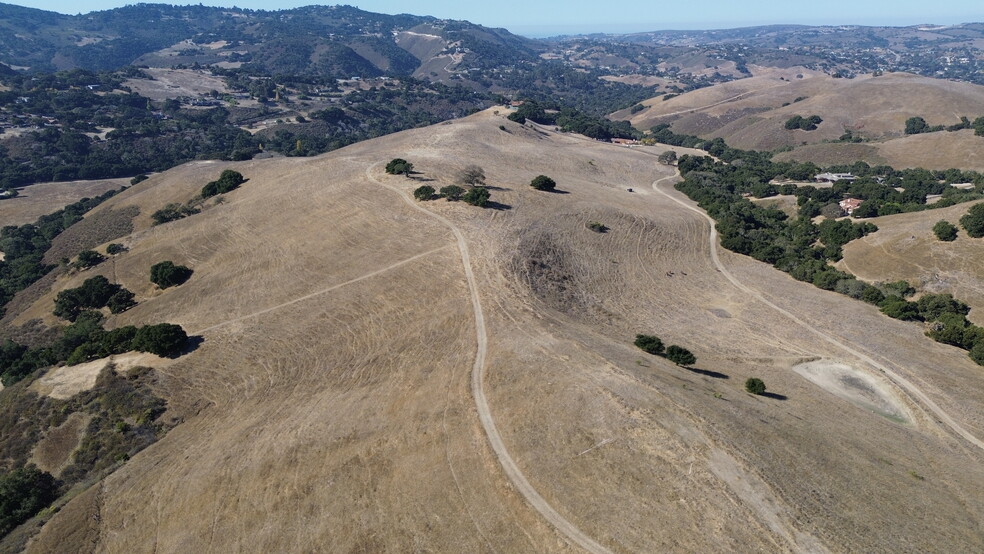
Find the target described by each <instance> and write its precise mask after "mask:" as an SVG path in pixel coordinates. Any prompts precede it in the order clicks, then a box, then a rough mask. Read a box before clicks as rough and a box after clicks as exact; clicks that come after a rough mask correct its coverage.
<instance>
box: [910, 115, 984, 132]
mask: <svg viewBox="0 0 984 554" xmlns="http://www.w3.org/2000/svg"><path fill="white" fill-rule="evenodd" d="M963 129H973V130H974V134H975V135H977V136H984V116H982V117H978V118H977V119H975V120H974V121H971V120H970V118H968V117H966V116H960V123H956V124H954V125H929V124H928V123H926V120H925V119H923V118H921V117H918V116H917V117H910V118H909V119H906V120H905V134H907V135H918V134H921V133H936V132H939V131H943V130H946V131H951V132H952V131H961V130H963Z"/></svg>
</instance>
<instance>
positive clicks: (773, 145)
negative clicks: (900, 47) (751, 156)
mask: <svg viewBox="0 0 984 554" xmlns="http://www.w3.org/2000/svg"><path fill="white" fill-rule="evenodd" d="M643 105H644V106H645V107H646V109H644V110H642V111H640V112H637V113H636V114H632V113H630V112H629V111H628V110H623V111H620V112H616V113H614V114H612V116H611V117H612V119H628V120H629V121H630V122H631V123H632V124H633V125H634V126H635V127H636V128H639V129H649V128H651V127H653V126H654V125H656V124H659V123H671V124H672V125H673V130H674V131H676V132H678V133H684V134H691V135H697V136H701V137H708V138H711V137H722V138H724V139H725V141H726V142H727V143H728V144H729V145H731V146H734V147H736V148H743V149H749V150H775V149H777V148H781V147H796V150H794V151H793V152H787V153H783V154H782V157H783V158H790V159H797V160H804V161H814V162H816V163H819V164H823V163H851V162H853V161H856V160H857V159H864V160H866V161H869V163H889V164H891V165H893V166H895V165H897V166H899V167H912V166H913V165H916V166H921V167H931V168H937V167H938V168H942V169H947V168H950V167H959V168H962V169H984V159H981V156H980V155H979V153H980V152H982V151H984V139H981V138H980V137H974V136H973V132H972V131H961V132H957V133H946V132H940V133H932V134H927V135H920V136H912V137H903V131H904V129H905V121H906V120H907V119H908V118H910V117H916V116H918V117H923V118H924V119H925V120H926V121H927V122H928V123H929V124H930V125H953V124H956V123H958V122H959V121H960V117H961V116H965V117H968V118H970V119H971V120H973V119H974V118H976V117H979V116H981V115H982V114H984V111H982V109H984V108H982V106H984V86H980V85H973V84H969V83H961V82H954V81H946V80H942V79H932V78H928V77H920V76H916V75H911V74H907V73H888V74H884V75H880V76H877V77H873V76H871V75H861V76H858V77H857V78H854V79H835V78H833V77H831V76H829V75H825V74H822V73H818V72H812V71H808V70H805V69H803V68H792V69H785V70H762V71H757V72H756V75H755V76H754V77H751V78H748V79H741V80H737V81H732V82H729V83H723V84H719V85H715V86H712V87H708V88H704V89H698V90H695V91H692V92H688V93H685V94H681V95H679V96H677V97H675V98H671V99H669V100H666V101H663V99H662V97H658V98H654V99H652V100H647V101H645V102H643ZM796 115H799V116H802V117H809V116H811V115H819V116H820V117H821V118H822V119H823V122H822V123H821V124H820V125H819V127H818V128H817V129H816V130H814V131H803V130H799V129H795V130H788V129H786V128H785V123H786V121H787V120H789V118H791V117H793V116H796ZM845 130H850V131H851V132H852V133H854V134H856V135H858V136H861V137H864V138H866V139H873V140H875V141H876V142H873V143H864V144H852V143H846V144H844V143H841V144H820V143H822V142H824V141H833V140H837V139H838V138H839V137H840V136H841V135H842V134H844V132H845ZM896 139H898V140H896ZM804 145H805V146H804ZM961 153H962V154H963V156H961ZM968 153H971V154H972V155H969V156H968V155H967V154H968ZM973 153H976V154H973Z"/></svg>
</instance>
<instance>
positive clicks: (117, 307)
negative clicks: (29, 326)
mask: <svg viewBox="0 0 984 554" xmlns="http://www.w3.org/2000/svg"><path fill="white" fill-rule="evenodd" d="M136 304H137V303H136V302H135V301H134V300H133V293H132V292H130V291H129V290H127V289H125V288H123V286H122V285H117V284H113V283H110V282H109V280H108V279H106V278H105V277H103V276H102V275H96V276H95V277H91V278H89V279H86V280H85V281H84V282H83V283H82V286H80V287H76V288H74V289H65V290H63V291H60V292H59V293H58V296H56V297H55V311H54V314H55V315H56V316H58V317H61V318H64V319H67V320H69V321H75V320H76V318H78V317H79V314H81V313H82V312H83V311H84V310H89V309H99V308H103V307H108V308H109V311H111V312H112V313H114V314H118V313H120V312H124V311H126V310H128V309H130V308H132V307H133V306H135V305H136Z"/></svg>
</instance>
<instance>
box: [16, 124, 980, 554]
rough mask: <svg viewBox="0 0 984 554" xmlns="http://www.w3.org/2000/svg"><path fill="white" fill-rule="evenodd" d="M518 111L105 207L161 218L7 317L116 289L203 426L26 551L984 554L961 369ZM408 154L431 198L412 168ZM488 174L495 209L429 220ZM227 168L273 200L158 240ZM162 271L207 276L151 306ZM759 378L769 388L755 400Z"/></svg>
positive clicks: (92, 494) (234, 206) (635, 152)
mask: <svg viewBox="0 0 984 554" xmlns="http://www.w3.org/2000/svg"><path fill="white" fill-rule="evenodd" d="M497 110H503V108H498V109H493V110H487V111H484V112H481V113H478V114H475V115H473V116H470V117H468V118H464V119H460V120H453V121H450V122H447V123H444V124H441V125H436V126H432V127H427V128H422V129H416V130H411V131H406V132H402V133H398V134H394V135H390V136H386V137H382V138H379V139H374V140H371V141H366V142H363V143H359V144H355V145H352V146H349V147H346V148H343V149H340V150H337V151H334V152H332V153H329V154H325V155H322V156H318V157H314V158H305V159H298V158H279V159H266V160H253V161H248V162H193V163H189V164H186V165H183V166H180V167H177V168H174V169H172V170H170V171H167V172H164V173H161V174H158V175H155V176H153V177H151V178H150V179H148V180H147V181H144V182H143V183H140V184H138V185H136V186H134V187H131V188H130V189H128V190H127V191H125V192H123V193H121V194H119V195H117V196H115V197H113V198H112V199H110V200H109V201H107V202H106V203H104V204H103V205H101V206H99V207H98V208H96V209H95V210H93V212H91V213H90V214H88V215H87V219H91V218H95V217H98V216H99V214H100V213H104V212H107V211H112V212H113V213H133V212H134V210H133V208H137V209H138V211H139V214H140V215H138V216H136V217H135V218H133V229H134V230H133V232H132V234H129V235H128V236H126V237H124V238H123V239H121V240H119V241H118V242H122V243H124V244H125V245H126V246H127V247H128V248H129V251H128V252H125V253H123V254H121V255H119V256H117V257H115V258H113V259H112V260H110V261H107V262H104V263H102V264H100V265H99V266H97V267H95V268H93V269H90V270H88V271H87V272H82V273H76V274H67V275H65V276H63V277H60V278H59V279H58V280H57V281H56V282H55V283H54V284H53V286H52V290H51V291H47V292H46V291H44V290H34V291H26V294H34V295H35V296H36V297H37V300H36V301H33V302H30V303H27V305H26V306H25V307H24V308H23V309H22V310H20V313H11V314H8V316H7V318H6V319H5V320H4V324H6V325H13V326H17V325H21V324H26V323H28V321H29V320H31V319H34V318H41V319H46V320H48V321H51V319H50V316H49V315H47V314H49V313H50V311H51V303H52V299H53V297H54V294H55V293H56V292H57V291H58V290H62V289H64V288H66V287H69V286H74V285H76V284H78V282H80V281H81V280H82V279H84V278H87V277H89V276H91V275H92V274H96V273H98V274H103V275H106V276H108V277H109V278H111V279H112V280H113V281H114V282H119V283H121V284H124V285H125V286H126V287H127V288H129V289H130V290H132V291H134V292H135V293H136V295H137V300H138V301H139V304H138V305H137V306H136V307H134V308H132V309H130V310H129V311H126V312H124V313H122V314H118V315H114V316H111V317H110V319H109V320H108V321H109V326H111V327H113V326H119V325H125V324H136V323H147V322H156V321H170V322H173V323H179V324H181V325H182V326H183V327H184V328H185V329H187V330H188V331H189V333H192V334H194V335H197V336H200V337H201V339H202V340H201V344H200V345H198V347H197V348H196V349H195V350H194V351H192V352H190V353H188V354H185V355H184V356H182V357H180V358H178V359H176V360H173V361H169V362H168V363H166V364H159V365H158V366H156V367H155V371H154V373H155V374H156V383H157V384H156V391H157V392H158V393H159V394H160V395H162V396H163V397H164V398H165V399H166V400H167V406H168V417H170V418H172V419H174V420H175V421H180V422H181V423H180V424H179V425H177V426H176V427H175V428H174V429H173V430H171V431H170V432H169V433H168V434H167V435H166V436H165V437H164V438H163V439H161V440H160V441H159V442H157V443H156V444H154V445H153V446H151V447H149V448H148V449H146V450H144V451H142V452H140V453H139V454H137V455H135V456H134V457H133V458H132V459H130V460H129V461H127V462H126V463H125V464H123V465H122V466H121V467H120V468H119V469H118V470H117V471H115V473H113V474H112V475H110V476H109V477H107V478H106V479H104V480H103V481H102V482H101V483H99V484H98V485H95V486H92V487H90V488H89V489H88V490H86V491H85V492H83V493H81V494H79V495H78V496H76V497H75V498H74V499H72V500H71V501H69V502H68V503H67V504H66V505H65V506H64V507H62V508H61V510H60V511H59V512H58V513H57V514H54V516H53V517H52V518H51V519H50V521H49V522H48V523H47V524H46V525H45V526H44V527H43V528H42V529H41V532H40V534H38V535H37V536H36V537H35V538H34V539H32V540H31V542H30V543H29V544H28V551H31V552H51V551H60V550H63V549H64V548H65V547H67V546H69V545H72V546H73V547H74V546H75V545H83V544H84V545H92V548H93V549H96V550H103V551H133V550H146V549H151V548H153V549H155V550H156V549H159V550H164V551H176V550H181V551H206V550H215V551H229V550H264V551H311V550H319V549H324V548H330V549H332V550H338V551H383V550H389V551H405V550H433V551H481V550H492V551H569V550H571V549H572V548H575V547H581V548H583V549H586V550H589V551H592V552H605V551H666V550H681V551H719V550H733V551H775V550H785V551H825V550H829V551H872V550H947V551H972V550H975V549H977V548H979V546H980V526H981V522H982V521H984V505H982V503H981V498H980V495H979V494H978V493H977V492H976V491H977V485H978V484H979V483H980V482H981V480H982V478H984V469H982V468H984V465H982V464H981V461H982V457H984V452H982V448H984V443H982V442H981V441H980V437H982V436H984V412H982V410H981V406H982V405H984V404H982V401H984V392H982V389H981V387H980V386H979V383H980V379H981V368H980V367H978V366H976V365H974V364H973V362H971V361H970V360H969V359H968V358H967V357H966V355H965V353H963V352H962V351H959V350H957V349H955V348H951V347H947V346H943V345H940V344H937V343H934V342H932V341H930V340H929V339H928V338H926V337H924V336H923V335H922V330H921V329H920V328H918V327H917V326H915V325H913V324H908V323H903V322H899V321H896V320H891V319H888V318H886V317H884V316H883V315H881V314H880V313H878V311H877V309H875V308H873V307H871V306H868V305H865V304H861V303H859V302H855V301H852V300H850V299H848V298H846V297H843V296H840V295H837V294H835V293H831V292H825V291H822V290H818V289H816V288H814V287H812V286H811V285H808V284H804V283H800V282H797V281H794V280H793V279H791V278H790V277H788V276H787V275H785V274H782V273H780V272H778V271H776V270H774V269H772V268H771V267H770V266H768V265H765V264H762V263H758V262H755V261H753V260H751V259H749V258H746V257H742V256H737V255H734V254H731V253H729V252H726V251H719V249H718V247H717V245H716V242H715V236H714V234H713V231H712V226H711V225H710V224H709V223H708V221H707V219H706V218H705V217H704V216H703V214H702V213H701V212H700V211H699V210H696V208H694V207H693V206H692V204H691V203H690V202H689V201H687V200H686V198H685V197H684V196H683V195H682V194H680V193H678V192H676V191H675V190H673V189H672V187H671V186H670V185H671V184H672V182H673V181H674V179H675V176H674V174H673V173H672V172H671V169H669V168H667V167H666V166H661V165H658V164H656V163H655V159H656V155H658V154H659V153H660V152H662V151H663V150H665V147H653V148H631V149H630V148H624V147H618V146H615V145H611V144H606V143H600V142H597V141H593V140H586V139H584V138H583V137H578V136H575V135H567V134H558V133H554V132H549V131H545V130H540V129H533V128H530V127H525V126H522V125H519V124H516V123H513V122H510V121H508V120H506V119H505V118H504V117H503V115H501V113H498V112H497ZM396 157H401V158H405V159H407V160H410V161H412V162H413V164H414V167H415V169H416V170H417V171H418V172H419V173H418V174H416V175H415V176H414V178H412V179H410V178H406V177H403V176H395V175H387V174H385V173H384V171H383V166H384V165H385V163H386V162H387V161H389V160H391V159H393V158H396ZM467 164H478V165H480V166H481V167H483V168H484V169H485V172H486V174H487V182H488V185H489V187H490V190H491V194H492V200H493V201H494V204H493V205H492V206H491V207H490V208H487V209H480V208H476V207H472V206H468V205H465V204H463V203H461V202H447V201H444V200H434V201H429V202H416V201H414V200H412V199H411V196H410V193H411V191H413V190H414V189H415V188H416V187H418V186H420V185H421V184H428V185H430V186H433V187H435V188H440V187H441V186H444V185H448V184H452V183H453V182H454V181H455V178H454V175H455V173H456V172H457V171H458V170H460V169H461V168H462V167H464V166H465V165H467ZM227 168H231V169H235V170H237V171H240V172H241V173H242V174H243V175H244V176H246V177H247V178H248V179H249V180H248V182H246V183H245V184H244V185H242V186H241V187H240V188H239V189H237V190H235V191H233V192H230V193H228V194H226V195H224V197H223V198H224V201H223V202H221V203H215V204H214V205H211V207H209V208H208V209H207V210H206V211H205V212H203V213H202V214H199V215H193V216H190V217H188V218H186V219H182V220H179V221H175V222H171V223H167V224H164V225H159V226H152V225H151V220H150V216H149V214H151V213H152V212H153V211H154V210H156V209H159V208H160V207H161V206H163V205H164V204H166V203H168V202H184V201H185V200H187V199H189V198H190V197H191V196H193V195H194V194H195V193H196V192H197V191H198V190H199V189H200V188H201V186H202V185H203V184H204V183H205V182H207V181H210V180H212V179H215V177H216V176H217V175H218V174H219V173H220V172H221V171H222V170H223V169H227ZM538 174H546V175H549V176H551V177H553V178H554V179H555V180H556V181H557V183H558V189H559V190H558V191H557V192H555V193H548V192H539V191H535V190H533V189H532V188H531V187H529V185H528V183H529V182H530V180H531V178H533V177H534V176H536V175H538ZM627 188H632V189H634V191H635V192H628V191H627V190H626V189H627ZM127 209H129V211H128V210H127ZM592 221H594V222H601V223H603V224H604V225H605V226H607V227H608V228H609V230H608V232H606V233H597V232H594V231H592V230H590V229H589V228H588V227H587V224H588V223H590V222H592ZM66 233H67V234H71V233H72V230H71V229H70V230H69V231H67V232H66ZM162 259H170V260H174V261H175V262H176V263H180V264H185V265H188V266H189V267H192V268H193V269H194V275H193V276H192V278H191V280H190V281H188V282H187V283H185V284H183V285H181V286H178V287H174V288H171V289H167V290H164V291H158V290H155V289H154V287H152V285H150V283H149V282H148V280H147V276H148V268H149V266H150V265H151V264H153V263H156V262H158V261H160V260H162ZM637 333H652V334H656V335H659V336H660V337H661V338H662V339H663V340H664V341H666V342H667V344H680V345H683V346H685V347H687V348H689V349H691V350H692V351H693V352H694V353H695V354H696V355H697V360H698V361H697V363H696V364H695V365H694V367H692V368H689V369H688V368H684V367H678V366H675V365H674V364H672V363H670V362H668V361H667V360H666V359H664V358H662V357H656V356H650V355H648V354H645V353H643V352H641V351H640V350H638V349H637V348H635V347H634V346H633V345H632V341H633V338H634V337H635V335H636V334H637ZM752 376H756V377H760V378H762V379H764V380H765V382H766V383H767V384H768V389H769V391H770V392H772V394H771V395H766V396H755V395H750V394H748V393H746V392H744V390H743V389H742V383H743V382H744V381H745V379H746V378H748V377H752ZM873 506H874V507H877V509H874V508H873Z"/></svg>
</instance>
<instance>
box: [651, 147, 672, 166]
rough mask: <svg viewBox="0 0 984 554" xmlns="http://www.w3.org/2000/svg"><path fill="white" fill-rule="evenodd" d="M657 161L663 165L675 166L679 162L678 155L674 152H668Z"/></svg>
mask: <svg viewBox="0 0 984 554" xmlns="http://www.w3.org/2000/svg"><path fill="white" fill-rule="evenodd" d="M656 161H658V162H659V163H661V164H663V165H673V164H675V163H676V161H677V154H676V152H674V151H673V150H667V151H666V152H663V153H662V154H660V155H659V157H658V158H656Z"/></svg>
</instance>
